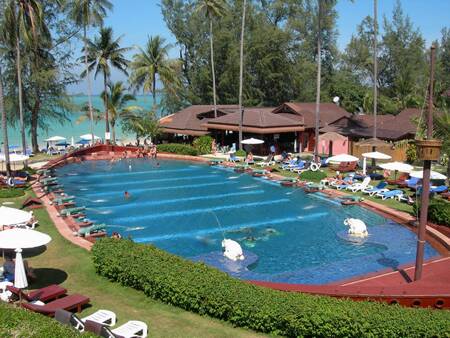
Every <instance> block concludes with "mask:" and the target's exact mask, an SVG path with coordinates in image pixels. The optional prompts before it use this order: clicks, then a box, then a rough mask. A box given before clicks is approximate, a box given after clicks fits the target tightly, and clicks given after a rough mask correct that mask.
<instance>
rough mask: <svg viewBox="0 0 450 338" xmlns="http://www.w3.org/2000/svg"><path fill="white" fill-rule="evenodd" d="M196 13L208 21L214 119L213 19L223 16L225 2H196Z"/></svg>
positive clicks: (222, 0) (215, 100) (209, 0)
mask: <svg viewBox="0 0 450 338" xmlns="http://www.w3.org/2000/svg"><path fill="white" fill-rule="evenodd" d="M244 2H245V0H244ZM244 6H245V5H244ZM197 11H203V12H205V15H206V17H207V18H208V21H209V45H210V54H211V74H212V84H213V102H214V117H217V93H216V72H215V70H214V35H213V19H215V18H218V17H221V16H223V14H224V12H225V1H224V0H198V2H197Z"/></svg>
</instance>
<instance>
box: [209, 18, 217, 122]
mask: <svg viewBox="0 0 450 338" xmlns="http://www.w3.org/2000/svg"><path fill="white" fill-rule="evenodd" d="M213 40H214V37H213V22H212V17H211V15H210V16H209V44H210V46H211V72H212V81H213V102H214V117H217V101H216V72H215V70H214V43H213Z"/></svg>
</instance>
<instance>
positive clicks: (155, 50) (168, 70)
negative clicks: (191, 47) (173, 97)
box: [130, 35, 178, 111]
mask: <svg viewBox="0 0 450 338" xmlns="http://www.w3.org/2000/svg"><path fill="white" fill-rule="evenodd" d="M171 48H172V45H170V44H166V39H164V38H162V37H161V36H159V35H156V36H151V37H149V39H148V41H147V45H146V47H145V49H142V48H139V51H140V52H139V53H138V54H135V55H134V56H133V62H132V63H131V69H132V73H131V77H130V82H131V84H132V85H133V86H134V87H136V88H137V89H140V88H142V89H143V91H144V92H151V93H152V97H153V110H154V111H156V78H157V76H158V77H159V79H160V80H161V82H163V83H174V82H177V81H178V78H177V72H176V69H174V61H173V60H170V59H169V50H170V49H171Z"/></svg>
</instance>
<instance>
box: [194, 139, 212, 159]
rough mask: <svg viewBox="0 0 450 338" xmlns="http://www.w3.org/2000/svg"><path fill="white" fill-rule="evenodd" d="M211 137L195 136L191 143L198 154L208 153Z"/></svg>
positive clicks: (209, 151)
mask: <svg viewBox="0 0 450 338" xmlns="http://www.w3.org/2000/svg"><path fill="white" fill-rule="evenodd" d="M212 142H213V138H212V137H211V136H209V135H204V136H200V137H197V138H196V139H195V140H194V142H192V145H193V146H194V148H195V149H197V151H198V153H199V154H200V155H205V154H210V153H211V146H212Z"/></svg>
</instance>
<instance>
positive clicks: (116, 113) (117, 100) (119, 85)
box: [101, 81, 141, 143]
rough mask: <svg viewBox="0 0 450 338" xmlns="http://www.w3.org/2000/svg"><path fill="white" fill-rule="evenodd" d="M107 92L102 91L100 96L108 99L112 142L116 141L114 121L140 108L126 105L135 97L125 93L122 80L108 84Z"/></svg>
mask: <svg viewBox="0 0 450 338" xmlns="http://www.w3.org/2000/svg"><path fill="white" fill-rule="evenodd" d="M108 89H109V93H102V94H101V96H103V97H105V96H106V97H107V99H108V110H109V121H110V123H111V131H112V142H113V143H116V130H115V126H116V122H117V119H118V118H119V117H125V116H127V115H129V114H131V113H132V112H134V111H137V110H140V109H141V108H140V107H138V106H128V107H125V106H126V104H127V103H128V102H130V101H135V100H136V97H134V95H131V94H126V93H125V88H124V85H123V82H122V81H119V82H116V83H114V84H112V83H110V84H108Z"/></svg>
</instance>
